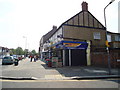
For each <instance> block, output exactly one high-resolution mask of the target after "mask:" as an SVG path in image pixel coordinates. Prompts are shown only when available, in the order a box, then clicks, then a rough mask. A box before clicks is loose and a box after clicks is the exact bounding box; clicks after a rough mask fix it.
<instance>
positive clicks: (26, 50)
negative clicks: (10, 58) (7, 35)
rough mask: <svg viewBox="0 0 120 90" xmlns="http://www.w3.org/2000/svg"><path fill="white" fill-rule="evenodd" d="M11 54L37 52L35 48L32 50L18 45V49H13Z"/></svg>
mask: <svg viewBox="0 0 120 90" xmlns="http://www.w3.org/2000/svg"><path fill="white" fill-rule="evenodd" d="M10 54H11V55H25V54H33V55H35V54H37V53H36V51H35V50H32V51H31V52H29V51H28V49H25V50H23V49H22V48H21V47H17V48H16V49H12V50H11V52H10Z"/></svg>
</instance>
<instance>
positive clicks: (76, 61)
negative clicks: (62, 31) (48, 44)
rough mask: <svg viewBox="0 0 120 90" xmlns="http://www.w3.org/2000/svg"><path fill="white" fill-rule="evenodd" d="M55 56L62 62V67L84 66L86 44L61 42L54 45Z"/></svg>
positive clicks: (85, 62) (85, 63)
mask: <svg viewBox="0 0 120 90" xmlns="http://www.w3.org/2000/svg"><path fill="white" fill-rule="evenodd" d="M54 46H55V47H56V48H55V49H54V52H53V55H54V54H55V55H56V56H58V58H60V59H61V60H62V64H63V66H86V65H87V54H86V49H87V47H88V43H87V42H75V41H61V42H59V43H57V44H55V45H54Z"/></svg>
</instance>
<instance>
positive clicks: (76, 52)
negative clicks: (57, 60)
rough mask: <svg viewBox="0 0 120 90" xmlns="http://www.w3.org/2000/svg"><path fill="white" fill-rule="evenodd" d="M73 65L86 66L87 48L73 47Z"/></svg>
mask: <svg viewBox="0 0 120 90" xmlns="http://www.w3.org/2000/svg"><path fill="white" fill-rule="evenodd" d="M71 65H72V66H86V65H87V57H86V50H85V49H72V50H71Z"/></svg>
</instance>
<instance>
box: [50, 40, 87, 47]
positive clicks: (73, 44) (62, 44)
mask: <svg viewBox="0 0 120 90" xmlns="http://www.w3.org/2000/svg"><path fill="white" fill-rule="evenodd" d="M52 46H55V47H56V48H60V49H87V47H88V43H87V42H75V41H61V42H59V43H57V44H54V45H52Z"/></svg>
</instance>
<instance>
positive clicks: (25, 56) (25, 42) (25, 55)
mask: <svg viewBox="0 0 120 90" xmlns="http://www.w3.org/2000/svg"><path fill="white" fill-rule="evenodd" d="M23 38H25V39H26V40H25V50H26V49H27V37H25V36H23ZM25 57H26V51H25Z"/></svg>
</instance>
